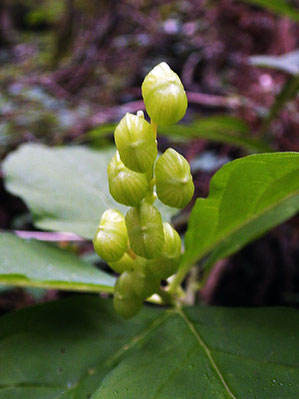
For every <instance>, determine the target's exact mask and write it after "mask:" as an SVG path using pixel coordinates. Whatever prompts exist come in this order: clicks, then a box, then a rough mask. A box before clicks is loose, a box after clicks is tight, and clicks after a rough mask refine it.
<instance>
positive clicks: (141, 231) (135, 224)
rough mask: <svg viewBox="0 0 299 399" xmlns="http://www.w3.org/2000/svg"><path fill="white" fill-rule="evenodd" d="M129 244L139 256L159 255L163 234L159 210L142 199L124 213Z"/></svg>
mask: <svg viewBox="0 0 299 399" xmlns="http://www.w3.org/2000/svg"><path fill="white" fill-rule="evenodd" d="M126 226H127V230H128V236H129V241H130V246H131V248H132V250H133V251H134V252H135V253H136V254H137V255H139V256H142V257H144V258H147V259H151V258H155V257H157V256H159V254H160V253H161V250H162V248H163V243H164V234H163V225H162V219H161V215H160V212H159V211H158V209H157V208H155V207H154V206H153V205H151V204H149V203H147V202H146V201H142V203H141V204H140V205H138V206H137V207H135V208H131V209H130V210H129V211H128V212H127V214H126Z"/></svg>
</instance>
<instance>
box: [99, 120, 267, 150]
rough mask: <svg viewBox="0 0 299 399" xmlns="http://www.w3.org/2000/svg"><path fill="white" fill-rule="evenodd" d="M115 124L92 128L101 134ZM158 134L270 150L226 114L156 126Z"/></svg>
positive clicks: (245, 127) (110, 129) (242, 125)
mask: <svg viewBox="0 0 299 399" xmlns="http://www.w3.org/2000/svg"><path fill="white" fill-rule="evenodd" d="M114 128H115V125H112V124H107V125H102V126H99V127H98V128H96V130H94V135H99V136H102V135H104V134H107V133H108V132H113V130H114ZM158 135H162V136H169V137H172V138H174V137H182V138H184V139H193V138H202V139H206V140H211V141H216V142H219V143H229V144H231V145H234V146H237V147H243V148H245V149H246V150H249V151H253V152H270V151H272V150H271V147H270V146H269V145H268V144H267V143H266V142H264V141H263V140H261V139H259V138H256V137H253V136H252V135H251V133H250V130H249V127H248V125H247V124H246V123H245V122H244V121H242V120H241V119H239V118H236V117H233V116H228V115H215V116H209V117H204V118H201V119H197V120H195V121H194V122H192V123H191V124H188V125H173V126H167V127H161V126H159V127H158Z"/></svg>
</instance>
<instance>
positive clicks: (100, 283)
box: [0, 233, 115, 292]
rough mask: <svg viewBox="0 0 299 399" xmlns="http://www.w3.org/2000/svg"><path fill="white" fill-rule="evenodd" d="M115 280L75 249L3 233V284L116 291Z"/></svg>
mask: <svg viewBox="0 0 299 399" xmlns="http://www.w3.org/2000/svg"><path fill="white" fill-rule="evenodd" d="M114 282H115V279H114V277H112V276H110V275H109V274H107V273H104V272H103V271H100V270H98V269H96V268H95V267H93V266H92V265H90V264H89V263H87V262H84V261H82V260H80V259H79V258H78V257H77V256H76V255H74V254H73V253H71V252H67V251H65V250H62V249H59V248H57V247H55V246H54V245H50V244H46V243H43V242H40V241H36V240H23V239H21V238H19V237H17V236H15V235H13V234H8V233H2V234H0V284H1V285H2V284H7V285H16V286H20V287H41V288H49V289H62V290H72V291H89V292H100V291H102V292H113V286H114Z"/></svg>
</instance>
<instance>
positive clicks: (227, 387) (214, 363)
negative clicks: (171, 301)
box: [177, 308, 237, 399]
mask: <svg viewBox="0 0 299 399" xmlns="http://www.w3.org/2000/svg"><path fill="white" fill-rule="evenodd" d="M177 313H178V314H179V315H180V316H181V318H182V319H183V320H184V322H185V323H186V324H187V326H188V328H189V329H190V331H191V333H192V334H193V335H194V336H195V338H196V340H197V342H198V343H199V345H200V346H201V347H202V348H203V350H204V352H205V354H206V356H207V358H208V360H209V362H210V364H211V366H212V368H213V369H214V371H215V372H216V374H217V375H218V377H219V379H220V381H221V383H222V385H223V386H224V389H225V390H226V392H227V394H228V395H229V397H230V398H232V399H237V397H236V396H235V395H234V394H233V393H232V391H231V390H230V388H229V386H228V384H227V382H226V381H225V379H224V376H223V375H222V373H221V371H220V369H219V368H218V366H217V364H216V362H215V360H214V359H213V356H212V354H211V350H210V349H209V347H208V346H207V345H206V344H205V342H204V341H203V339H202V338H201V336H200V334H199V332H198V331H197V330H196V329H195V327H194V325H193V324H192V322H191V321H190V320H189V319H188V317H187V315H186V314H185V313H184V311H183V310H182V309H179V308H178V310H177Z"/></svg>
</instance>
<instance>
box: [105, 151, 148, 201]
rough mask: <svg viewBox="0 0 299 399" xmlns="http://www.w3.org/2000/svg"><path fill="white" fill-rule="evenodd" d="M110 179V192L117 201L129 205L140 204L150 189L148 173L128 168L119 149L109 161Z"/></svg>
mask: <svg viewBox="0 0 299 399" xmlns="http://www.w3.org/2000/svg"><path fill="white" fill-rule="evenodd" d="M108 181H109V191H110V194H111V195H112V197H113V198H114V199H115V201H117V202H119V203H120V204H124V205H127V206H136V205H138V204H140V202H141V201H142V199H143V198H144V197H145V195H146V193H147V190H148V181H147V178H146V175H145V174H144V173H138V172H134V171H132V170H131V169H129V168H126V167H125V165H124V164H123V163H122V161H121V159H120V156H119V153H118V151H117V152H116V154H115V155H114V157H113V158H112V159H111V161H110V162H109V165H108Z"/></svg>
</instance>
